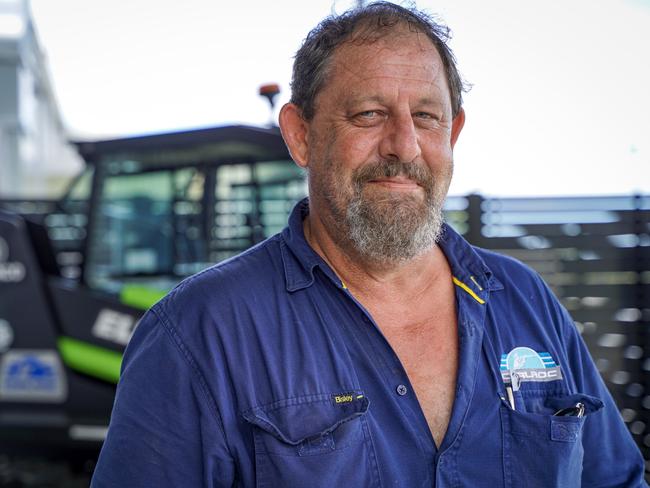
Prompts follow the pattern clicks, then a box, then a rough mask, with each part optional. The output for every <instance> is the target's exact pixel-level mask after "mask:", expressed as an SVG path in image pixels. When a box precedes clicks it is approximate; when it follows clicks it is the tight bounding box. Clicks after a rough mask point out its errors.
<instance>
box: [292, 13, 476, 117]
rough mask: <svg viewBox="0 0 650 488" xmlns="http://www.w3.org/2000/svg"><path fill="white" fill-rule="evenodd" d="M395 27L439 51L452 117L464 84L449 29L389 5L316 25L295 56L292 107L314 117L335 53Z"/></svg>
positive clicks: (333, 17)
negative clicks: (416, 35) (351, 42)
mask: <svg viewBox="0 0 650 488" xmlns="http://www.w3.org/2000/svg"><path fill="white" fill-rule="evenodd" d="M398 25H406V26H407V27H408V28H409V29H410V30H411V31H414V32H421V33H423V34H425V35H426V36H427V37H428V38H429V39H430V40H431V42H432V43H433V45H434V47H435V48H436V50H437V51H438V54H439V55H440V58H441V59H442V64H443V66H444V68H445V74H446V77H447V85H448V86H449V92H450V94H451V109H452V114H453V116H454V117H455V116H456V115H458V112H459V111H460V108H461V107H462V105H463V92H464V91H466V87H465V84H464V82H463V80H462V79H461V76H460V73H459V72H458V68H457V66H456V58H455V57H454V54H453V53H452V52H451V49H449V47H448V46H447V42H448V41H449V39H450V37H451V36H450V31H449V28H448V27H447V26H445V25H443V24H441V23H438V22H436V21H435V20H433V18H432V17H431V16H429V15H427V14H425V13H424V12H421V11H419V10H417V9H415V8H405V7H402V6H400V5H396V4H394V3H390V2H384V1H381V2H374V3H371V4H369V5H366V6H361V7H356V8H353V9H350V10H348V11H346V12H344V13H342V14H341V15H331V16H329V17H327V18H326V19H325V20H323V21H322V22H321V23H320V24H318V25H317V26H316V27H315V28H314V29H313V30H312V31H311V32H309V34H307V37H306V39H305V41H304V42H303V44H302V46H301V47H300V49H299V50H298V52H297V53H296V57H295V60H294V63H293V76H292V80H291V103H293V104H295V105H296V106H297V107H298V108H299V109H300V112H301V115H302V117H303V118H304V119H305V120H311V119H312V118H313V116H314V110H315V107H314V104H315V100H316V95H318V92H319V91H320V90H321V89H322V88H323V85H324V84H325V82H326V81H327V75H328V72H329V64H330V61H331V59H332V56H333V54H334V52H335V51H336V49H337V48H338V47H339V46H340V45H342V44H343V43H344V42H346V41H348V40H350V39H351V38H352V36H353V35H354V40H361V41H372V40H375V39H377V38H379V37H381V36H383V35H386V34H388V33H390V32H391V30H392V29H393V28H394V27H395V26H398Z"/></svg>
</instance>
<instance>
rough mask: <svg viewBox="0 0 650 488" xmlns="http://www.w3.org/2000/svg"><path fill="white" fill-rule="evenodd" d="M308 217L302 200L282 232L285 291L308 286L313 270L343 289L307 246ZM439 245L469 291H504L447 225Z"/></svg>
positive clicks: (307, 211) (453, 272)
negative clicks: (306, 220) (304, 222)
mask: <svg viewBox="0 0 650 488" xmlns="http://www.w3.org/2000/svg"><path fill="white" fill-rule="evenodd" d="M308 214H309V200H308V199H307V198H305V199H303V200H301V201H300V202H298V203H297V204H296V206H295V207H294V208H293V210H292V212H291V215H290V217H289V225H288V226H287V227H286V228H285V229H284V230H283V231H282V239H281V241H280V243H281V253H282V262H283V265H284V275H285V280H286V287H287V291H289V292H293V291H297V290H301V289H303V288H307V287H309V286H311V285H312V284H313V282H314V269H315V268H316V267H318V268H320V269H321V271H323V272H324V273H325V274H326V275H327V276H328V277H329V278H331V279H332V280H333V281H334V282H335V283H337V284H339V285H340V286H344V285H343V284H342V283H341V281H340V280H339V279H338V278H337V277H336V274H335V273H334V272H333V271H332V269H331V268H330V267H329V266H328V265H327V264H326V263H325V261H323V259H322V258H321V257H320V256H319V255H318V253H316V251H314V250H313V249H312V248H311V246H310V245H309V244H308V243H307V239H306V238H305V234H304V232H303V220H304V219H305V217H306V216H307V215H308ZM439 245H440V248H441V249H442V251H443V252H444V253H445V256H446V257H447V261H448V262H449V265H450V266H451V270H452V274H453V275H454V277H455V278H456V279H457V280H460V281H461V282H463V283H466V284H467V286H470V287H471V288H478V292H483V291H484V290H499V289H502V288H503V286H502V285H501V283H500V282H499V281H498V280H497V279H496V277H495V276H494V275H493V274H492V272H491V271H490V269H489V268H488V266H487V265H486V264H485V262H484V261H483V259H482V258H481V257H480V256H479V255H478V253H477V252H476V250H475V249H474V248H473V247H472V246H471V245H470V244H469V243H468V242H467V241H466V240H465V239H464V238H463V237H461V236H460V235H459V234H458V233H457V232H456V231H455V230H454V229H452V228H451V227H450V226H449V225H447V224H443V232H442V238H441V239H440V241H439Z"/></svg>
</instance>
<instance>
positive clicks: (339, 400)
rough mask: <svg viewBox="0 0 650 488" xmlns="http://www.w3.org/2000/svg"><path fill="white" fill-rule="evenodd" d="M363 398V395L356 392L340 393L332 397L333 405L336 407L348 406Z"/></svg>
mask: <svg viewBox="0 0 650 488" xmlns="http://www.w3.org/2000/svg"><path fill="white" fill-rule="evenodd" d="M362 398H363V395H362V394H360V393H356V392H349V393H339V394H336V395H332V403H334V405H346V404H349V403H352V402H354V401H355V400H361V399H362Z"/></svg>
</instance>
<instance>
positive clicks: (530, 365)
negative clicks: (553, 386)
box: [500, 347, 562, 390]
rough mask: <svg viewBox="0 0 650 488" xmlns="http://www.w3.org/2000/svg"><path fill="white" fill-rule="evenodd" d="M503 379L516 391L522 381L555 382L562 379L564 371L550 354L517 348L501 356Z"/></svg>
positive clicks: (528, 348)
mask: <svg viewBox="0 0 650 488" xmlns="http://www.w3.org/2000/svg"><path fill="white" fill-rule="evenodd" d="M500 369H501V377H502V378H503V381H504V382H506V383H511V384H512V385H513V388H514V389H515V390H517V389H518V386H519V383H521V382H522V381H555V380H561V379H562V370H561V369H560V366H558V365H557V364H556V363H555V361H554V360H553V358H552V357H551V355H550V354H549V353H548V352H537V351H535V350H533V349H531V348H530V347H515V348H514V349H513V350H512V351H510V352H509V353H508V354H502V355H501V366H500Z"/></svg>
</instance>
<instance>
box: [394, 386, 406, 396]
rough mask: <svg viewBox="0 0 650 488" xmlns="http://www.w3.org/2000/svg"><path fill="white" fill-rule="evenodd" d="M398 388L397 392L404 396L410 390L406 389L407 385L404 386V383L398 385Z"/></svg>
mask: <svg viewBox="0 0 650 488" xmlns="http://www.w3.org/2000/svg"><path fill="white" fill-rule="evenodd" d="M396 390H397V394H398V395H399V396H404V395H406V393H407V392H408V390H407V389H406V386H404V385H398V386H397V388H396Z"/></svg>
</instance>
